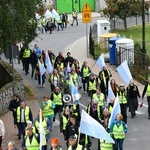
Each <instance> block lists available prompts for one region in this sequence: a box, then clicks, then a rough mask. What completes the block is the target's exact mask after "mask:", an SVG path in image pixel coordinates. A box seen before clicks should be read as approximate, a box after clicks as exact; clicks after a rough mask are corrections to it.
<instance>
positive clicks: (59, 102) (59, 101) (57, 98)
mask: <svg viewBox="0 0 150 150" xmlns="http://www.w3.org/2000/svg"><path fill="white" fill-rule="evenodd" d="M53 102H54V103H55V105H63V102H62V94H61V93H59V94H58V95H56V94H55V93H53Z"/></svg>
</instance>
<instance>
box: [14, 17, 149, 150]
mask: <svg viewBox="0 0 150 150" xmlns="http://www.w3.org/2000/svg"><path fill="white" fill-rule="evenodd" d="M97 19H99V18H93V22H92V24H93V23H96V20H97ZM92 24H88V28H89V26H90V25H92ZM85 35H86V25H85V24H82V23H81V20H79V26H73V27H72V26H70V25H68V28H66V29H64V30H63V31H61V30H60V31H54V32H53V33H52V34H49V33H45V34H42V35H40V37H38V38H36V39H35V41H33V42H32V43H31V44H30V47H32V48H33V45H34V44H35V43H36V42H38V44H39V46H40V48H41V49H45V50H47V49H51V50H52V51H53V52H54V53H55V54H56V55H57V54H58V52H59V51H63V54H66V51H68V49H69V48H70V47H71V45H72V44H73V43H74V42H75V41H77V40H78V39H80V38H82V37H84V36H85ZM84 57H85V56H84ZM15 69H16V70H17V71H18V72H19V73H20V74H21V75H22V77H23V79H24V82H25V83H26V84H28V86H30V87H31V88H32V90H33V91H34V94H35V96H36V99H37V100H38V101H39V102H40V101H41V100H42V97H43V96H44V95H50V94H51V92H50V85H49V83H48V77H47V79H46V80H47V82H46V87H45V88H40V87H39V85H38V83H37V80H34V79H32V78H31V77H30V74H29V75H25V72H23V71H22V66H21V65H20V64H15ZM140 92H142V91H140ZM81 94H82V99H81V106H80V107H81V109H85V108H86V106H87V104H88V103H89V101H90V98H89V97H88V96H87V95H86V94H84V93H83V91H82V90H81ZM144 104H145V105H144V107H142V108H139V110H138V112H137V116H136V117H135V118H134V119H131V118H130V114H128V115H129V116H128V133H127V135H126V139H125V142H124V150H149V138H148V136H149V132H150V129H149V128H148V127H149V124H150V120H148V119H147V106H146V102H144ZM55 136H57V137H59V139H60V143H61V145H62V147H63V149H64V150H65V149H66V146H65V144H64V141H63V136H62V135H61V134H60V133H59V121H57V122H56V123H55V127H54V130H53V131H51V137H55ZM92 141H93V145H92V148H91V149H92V150H97V139H92Z"/></svg>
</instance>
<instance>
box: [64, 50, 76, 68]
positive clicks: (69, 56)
mask: <svg viewBox="0 0 150 150" xmlns="http://www.w3.org/2000/svg"><path fill="white" fill-rule="evenodd" d="M73 61H74V59H73V57H72V56H71V53H70V52H67V57H66V59H65V64H66V65H67V64H68V63H69V65H70V67H72V64H73Z"/></svg>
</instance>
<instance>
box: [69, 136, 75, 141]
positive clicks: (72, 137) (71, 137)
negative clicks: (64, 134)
mask: <svg viewBox="0 0 150 150" xmlns="http://www.w3.org/2000/svg"><path fill="white" fill-rule="evenodd" d="M69 139H70V140H77V137H76V136H75V135H71V136H70V138H69Z"/></svg>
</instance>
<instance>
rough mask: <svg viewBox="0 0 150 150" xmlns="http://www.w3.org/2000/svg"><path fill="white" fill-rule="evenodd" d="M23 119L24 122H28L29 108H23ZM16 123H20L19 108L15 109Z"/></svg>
mask: <svg viewBox="0 0 150 150" xmlns="http://www.w3.org/2000/svg"><path fill="white" fill-rule="evenodd" d="M24 117H25V118H24V119H25V122H27V121H29V107H28V106H25V108H24ZM17 122H21V108H20V106H19V107H18V108H17Z"/></svg>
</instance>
